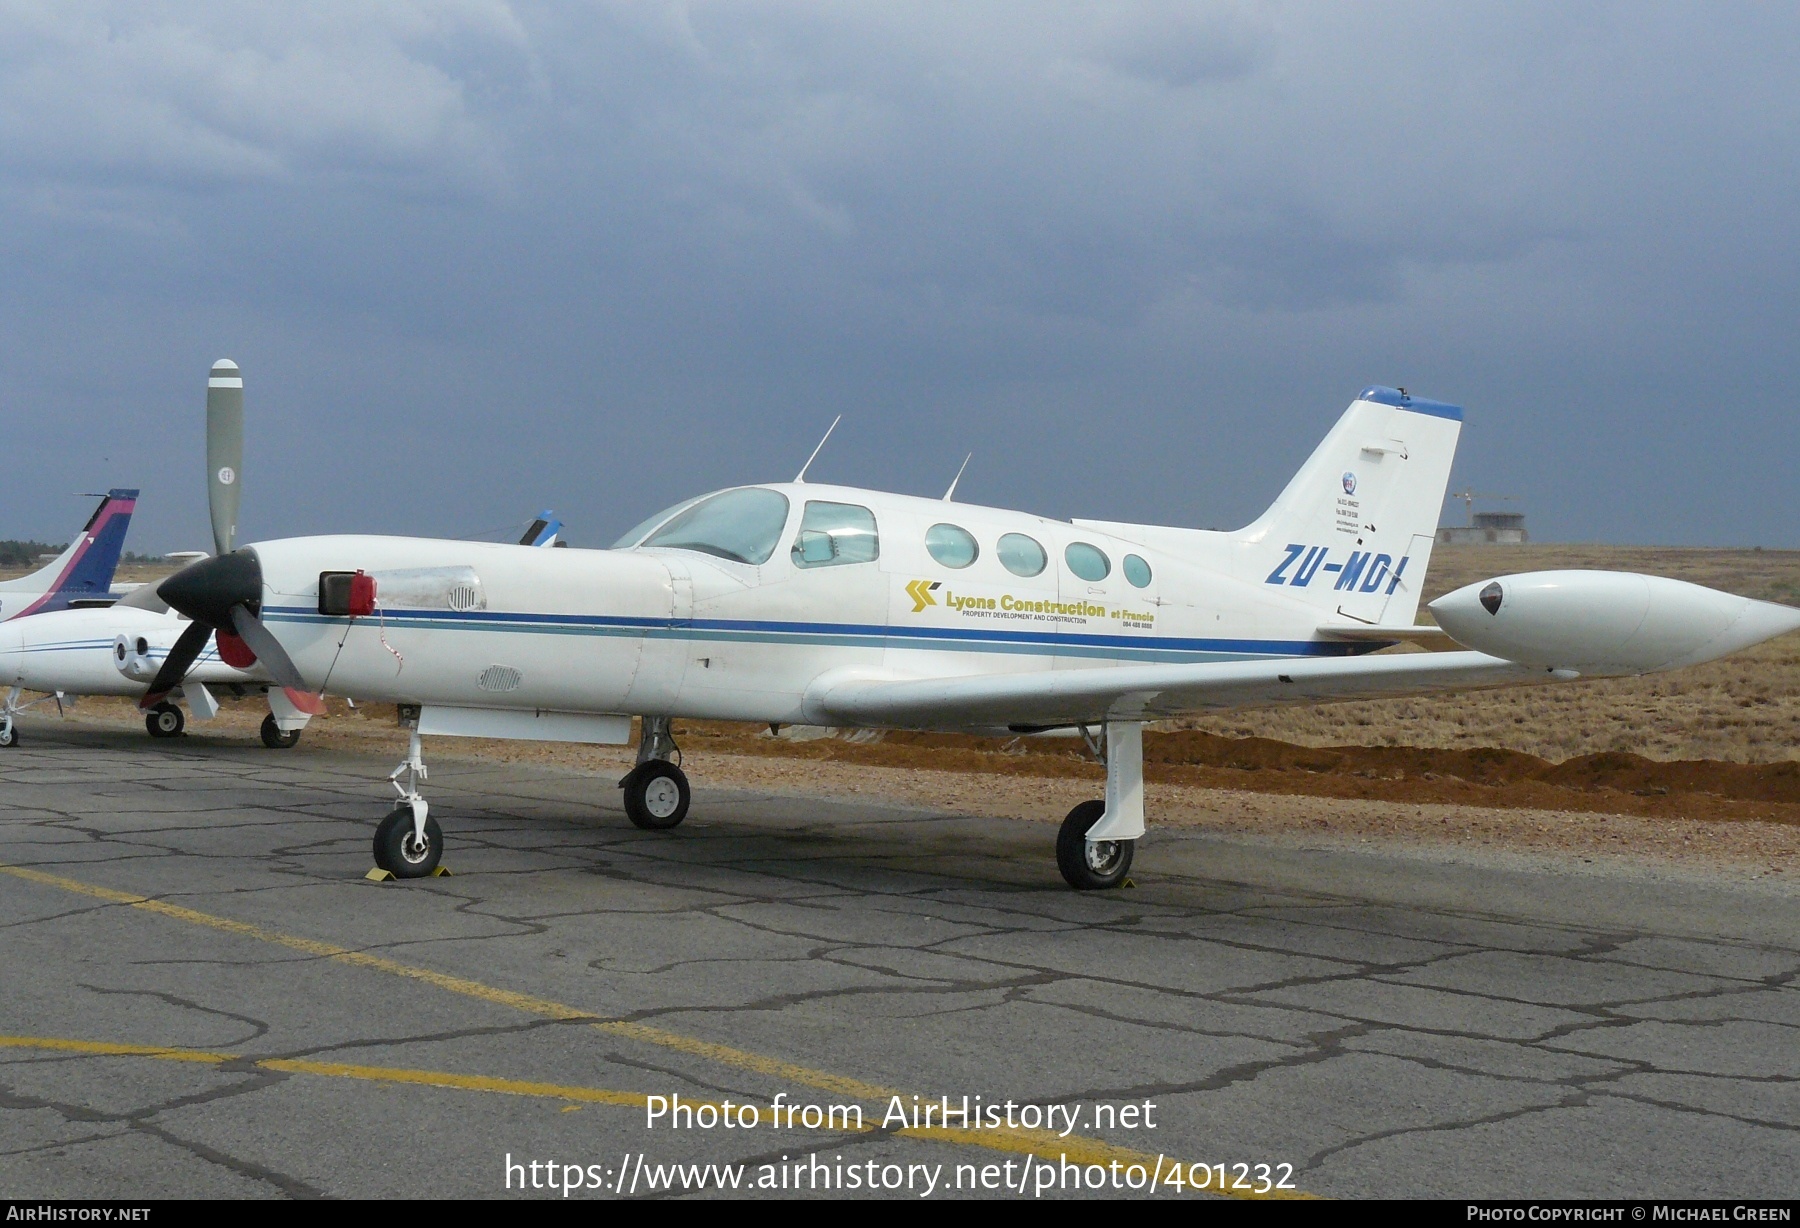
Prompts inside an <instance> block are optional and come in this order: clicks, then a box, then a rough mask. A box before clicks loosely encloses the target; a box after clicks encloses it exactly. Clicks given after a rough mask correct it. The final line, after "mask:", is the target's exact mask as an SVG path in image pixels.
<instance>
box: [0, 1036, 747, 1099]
mask: <svg viewBox="0 0 1800 1228" xmlns="http://www.w3.org/2000/svg"><path fill="white" fill-rule="evenodd" d="M0 1049H43V1050H48V1051H50V1052H55V1053H79V1054H81V1055H83V1056H85V1057H142V1058H154V1059H155V1060H157V1061H161V1062H194V1063H198V1064H201V1065H207V1066H222V1065H224V1064H226V1063H228V1062H237V1063H241V1064H242V1065H244V1066H245V1067H246V1068H255V1069H259V1070H279V1071H283V1072H285V1073H288V1074H309V1075H320V1076H323V1077H325V1078H330V1079H361V1080H364V1081H366V1082H370V1083H410V1084H413V1085H414V1086H419V1087H448V1088H454V1089H456V1090H458V1091H466V1092H494V1093H498V1094H500V1095H503V1096H537V1097H541V1098H543V1099H548V1100H569V1101H575V1102H577V1103H581V1104H613V1105H619V1106H620V1107H622V1108H635V1109H641V1108H644V1107H646V1104H647V1102H648V1100H649V1096H648V1095H647V1094H646V1093H643V1092H617V1091H611V1090H608V1089H607V1088H603V1087H577V1086H573V1085H570V1084H564V1083H537V1082H532V1081H530V1080H526V1079H496V1078H493V1077H491V1076H488V1075H465V1074H453V1073H451V1072H449V1071H446V1070H411V1069H407V1068H405V1067H399V1066H357V1065H352V1064H349V1063H347V1062H315V1061H309V1060H307V1059H304V1058H287V1057H270V1058H246V1057H244V1056H243V1055H241V1054H236V1053H212V1052H208V1051H207V1050H204V1049H176V1048H173V1047H171V1046H168V1045H125V1044H115V1043H112V1042H109V1041H99V1040H71V1039H65V1038H64V1037H60V1036H0ZM682 1103H683V1104H684V1105H687V1104H691V1105H693V1106H694V1107H695V1108H699V1107H700V1106H701V1105H703V1104H712V1105H713V1107H714V1108H719V1107H721V1106H719V1105H718V1104H716V1103H715V1102H713V1101H710V1100H692V1101H689V1100H684V1101H683V1102H682Z"/></svg>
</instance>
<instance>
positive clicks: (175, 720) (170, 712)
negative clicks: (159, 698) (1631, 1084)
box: [144, 700, 187, 738]
mask: <svg viewBox="0 0 1800 1228" xmlns="http://www.w3.org/2000/svg"><path fill="white" fill-rule="evenodd" d="M144 728H145V729H147V730H149V731H150V736H151V737H153V738H179V737H180V736H181V731H182V730H184V729H186V728H187V717H185V716H183V715H182V713H181V709H180V708H177V707H176V706H175V705H174V704H172V703H169V702H168V701H166V700H165V701H164V702H162V703H160V704H157V705H156V706H155V707H153V708H151V709H150V711H148V712H146V713H144Z"/></svg>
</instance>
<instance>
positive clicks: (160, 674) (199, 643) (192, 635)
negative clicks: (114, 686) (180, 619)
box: [138, 621, 213, 710]
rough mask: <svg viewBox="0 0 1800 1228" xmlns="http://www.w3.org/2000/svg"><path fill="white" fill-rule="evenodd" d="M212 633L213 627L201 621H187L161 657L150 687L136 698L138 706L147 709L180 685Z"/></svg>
mask: <svg viewBox="0 0 1800 1228" xmlns="http://www.w3.org/2000/svg"><path fill="white" fill-rule="evenodd" d="M212 633H213V629H212V628H211V627H209V626H207V625H206V624H205V623H203V622H198V621H195V622H191V623H189V624H188V625H187V629H186V630H185V631H183V632H182V633H181V638H180V639H178V640H176V641H175V646H174V647H173V648H171V649H169V655H168V656H167V657H165V658H163V663H162V668H161V669H159V670H157V671H156V677H154V678H152V679H151V680H150V689H149V690H148V691H146V692H144V697H143V698H142V699H140V700H138V707H140V708H143V709H145V710H148V709H150V708H154V707H155V706H156V705H157V704H159V703H161V702H162V701H163V700H164V699H166V698H168V695H169V692H170V691H173V690H174V689H175V688H176V687H178V686H180V685H181V680H182V679H183V678H185V677H187V672H188V669H189V667H191V666H192V665H193V664H194V658H195V657H198V656H199V655H200V650H201V649H203V648H205V647H206V641H207V640H209V639H211V638H212Z"/></svg>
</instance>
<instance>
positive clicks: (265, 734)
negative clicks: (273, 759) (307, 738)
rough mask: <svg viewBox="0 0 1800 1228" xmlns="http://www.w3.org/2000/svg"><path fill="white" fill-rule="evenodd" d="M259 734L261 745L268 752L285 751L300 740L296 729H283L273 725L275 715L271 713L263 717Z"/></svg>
mask: <svg viewBox="0 0 1800 1228" xmlns="http://www.w3.org/2000/svg"><path fill="white" fill-rule="evenodd" d="M260 732H261V733H262V742H263V745H264V746H266V747H268V748H269V749H270V750H286V749H287V748H288V747H290V746H292V745H293V744H294V743H296V742H298V741H299V740H300V731H299V730H298V729H283V728H282V727H281V726H280V725H277V724H276V723H275V714H274V713H273V712H271V713H269V715H267V716H265V717H263V723H262V729H261V731H260Z"/></svg>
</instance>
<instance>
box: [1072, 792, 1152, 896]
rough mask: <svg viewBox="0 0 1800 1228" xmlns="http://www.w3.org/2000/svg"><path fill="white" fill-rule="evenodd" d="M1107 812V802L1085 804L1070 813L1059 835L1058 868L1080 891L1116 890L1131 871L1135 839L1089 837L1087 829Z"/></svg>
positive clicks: (1135, 844)
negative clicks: (1094, 838) (1112, 888)
mask: <svg viewBox="0 0 1800 1228" xmlns="http://www.w3.org/2000/svg"><path fill="white" fill-rule="evenodd" d="M1105 813H1106V803H1105V802H1083V803H1081V805H1079V806H1077V807H1075V809H1073V810H1071V811H1069V817H1068V818H1066V819H1064V820H1063V823H1062V829H1061V830H1060V831H1058V832H1057V833H1056V868H1057V869H1059V870H1061V871H1062V876H1063V880H1064V881H1065V882H1067V883H1068V884H1069V886H1071V887H1073V888H1075V890H1077V891H1100V890H1104V889H1106V888H1108V887H1117V886H1118V885H1119V884H1120V883H1122V882H1124V881H1125V875H1126V874H1128V873H1129V872H1130V871H1131V853H1132V850H1133V849H1134V848H1135V847H1136V846H1137V841H1136V840H1096V841H1092V842H1090V841H1089V840H1088V838H1087V834H1088V829H1089V828H1091V827H1093V825H1094V824H1096V823H1098V822H1099V821H1100V816H1101V815H1103V814H1105Z"/></svg>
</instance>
